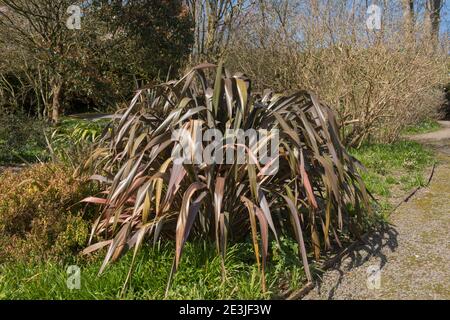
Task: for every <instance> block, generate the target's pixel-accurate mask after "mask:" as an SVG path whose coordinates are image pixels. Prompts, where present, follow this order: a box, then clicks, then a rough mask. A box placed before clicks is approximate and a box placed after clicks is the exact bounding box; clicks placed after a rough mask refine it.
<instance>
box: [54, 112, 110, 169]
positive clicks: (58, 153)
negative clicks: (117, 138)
mask: <svg viewBox="0 0 450 320" xmlns="http://www.w3.org/2000/svg"><path fill="white" fill-rule="evenodd" d="M107 125H108V122H107V121H105V120H97V121H88V120H84V119H78V118H63V120H62V121H61V123H60V124H59V125H58V126H57V127H55V128H49V129H48V130H47V132H48V136H49V137H48V144H49V146H48V147H49V149H50V154H51V155H52V157H53V160H59V161H63V162H66V163H71V164H73V167H78V165H79V162H80V161H84V159H85V158H86V154H89V153H90V152H91V150H92V146H93V144H94V143H95V142H96V141H97V140H98V139H99V137H100V135H101V134H102V132H103V130H105V128H106V126H107Z"/></svg>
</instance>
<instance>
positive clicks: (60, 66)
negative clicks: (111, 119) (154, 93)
mask: <svg viewBox="0 0 450 320" xmlns="http://www.w3.org/2000/svg"><path fill="white" fill-rule="evenodd" d="M71 5H79V6H80V7H81V8H82V11H83V15H82V17H81V29H76V30H70V29H68V28H67V27H66V21H67V18H68V17H69V15H68V14H67V9H68V8H69V6H71ZM0 6H2V8H3V9H4V10H3V11H2V12H1V13H0V30H1V33H0V43H1V45H2V48H5V49H4V50H2V52H1V53H0V61H1V60H3V61H7V63H0V100H4V103H5V102H6V103H8V104H10V105H12V106H14V107H17V106H16V105H15V104H16V100H18V99H21V100H22V101H24V102H25V104H26V106H25V108H26V109H27V111H28V112H29V113H31V114H34V115H37V116H40V117H43V118H48V119H51V120H53V121H54V122H58V121H59V114H60V113H63V111H64V110H63V109H66V110H69V111H70V112H75V113H76V112H80V111H81V112H86V111H92V110H93V109H103V110H105V109H107V108H115V107H116V104H120V103H123V102H124V101H126V100H128V98H129V96H130V95H131V93H132V91H133V90H134V89H135V88H136V86H137V85H139V83H140V82H141V81H146V82H147V81H150V80H153V79H155V78H158V77H159V76H161V77H165V76H166V75H167V74H169V73H172V74H173V73H174V72H176V71H177V70H178V68H179V67H180V66H181V65H183V62H184V59H185V58H186V56H187V55H188V53H189V49H190V44H191V43H192V41H193V39H192V38H193V36H192V35H191V21H190V18H189V16H188V15H187V13H186V12H185V10H184V6H183V4H182V1H179V0H171V1H158V0H152V1H125V2H124V1H107V2H106V1H102V0H97V1H88V2H87V1H69V0H28V1H21V0H1V1H0ZM48 30H52V32H49V31H48ZM2 79H6V80H8V81H6V82H5V81H1V80H2ZM2 98H3V99H2ZM20 107H21V108H23V106H20ZM80 107H82V108H83V110H79V108H80Z"/></svg>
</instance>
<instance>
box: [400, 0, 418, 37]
mask: <svg viewBox="0 0 450 320" xmlns="http://www.w3.org/2000/svg"><path fill="white" fill-rule="evenodd" d="M402 8H403V28H404V31H405V34H406V37H407V39H408V40H414V26H415V14H414V0H402Z"/></svg>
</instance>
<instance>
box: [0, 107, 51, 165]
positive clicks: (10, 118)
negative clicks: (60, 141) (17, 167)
mask: <svg viewBox="0 0 450 320" xmlns="http://www.w3.org/2000/svg"><path fill="white" fill-rule="evenodd" d="M44 130H45V124H44V123H43V122H41V121H39V120H36V119H33V118H30V117H27V116H23V115H20V114H11V113H1V111H0V164H1V163H4V164H13V163H23V162H24V161H27V162H36V161H38V160H42V161H43V160H46V159H47V157H48V154H47V153H46V143H45V137H44Z"/></svg>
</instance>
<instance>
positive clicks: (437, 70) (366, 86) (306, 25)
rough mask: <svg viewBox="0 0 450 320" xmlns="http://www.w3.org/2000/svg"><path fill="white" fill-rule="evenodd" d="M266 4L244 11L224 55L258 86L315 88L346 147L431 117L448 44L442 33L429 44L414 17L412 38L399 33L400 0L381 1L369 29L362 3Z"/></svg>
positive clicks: (384, 138)
mask: <svg viewBox="0 0 450 320" xmlns="http://www.w3.org/2000/svg"><path fill="white" fill-rule="evenodd" d="M268 3H271V4H269V5H267V7H264V8H263V9H261V10H262V12H261V13H257V14H261V15H262V17H263V19H260V18H259V16H258V15H257V14H254V15H251V14H249V15H248V18H247V19H249V22H248V23H247V24H244V25H246V29H244V30H241V29H240V30H239V33H236V35H235V40H234V42H233V44H232V45H230V56H229V58H228V62H229V63H230V64H231V67H233V68H236V69H238V70H242V71H243V72H245V73H246V74H248V75H249V77H251V78H252V79H255V83H254V85H255V87H256V88H257V89H258V90H262V89H264V88H266V87H270V88H274V89H275V90H298V89H299V88H306V89H308V90H311V91H313V92H315V93H316V94H317V95H319V96H320V97H321V99H322V100H323V101H324V102H326V103H327V104H329V105H330V106H332V107H333V108H334V110H335V111H336V112H337V114H338V122H339V124H340V125H341V126H340V127H341V136H342V137H343V142H344V143H345V145H347V146H352V147H355V146H360V145H361V144H362V143H363V142H367V141H368V140H371V141H372V142H375V141H377V142H392V141H394V140H396V139H397V138H398V137H399V134H400V133H401V130H402V129H403V128H404V127H405V126H408V125H411V124H416V123H418V122H420V121H422V120H424V119H426V118H434V117H436V115H437V112H438V109H439V107H440V105H441V104H442V99H443V92H442V87H443V85H444V84H445V81H446V79H448V61H449V60H448V55H447V52H448V44H449V42H448V41H447V40H445V37H442V48H443V50H433V49H430V47H429V46H428V44H427V42H426V41H424V39H421V37H423V36H424V35H423V30H424V29H421V26H420V21H419V20H418V21H417V30H414V34H415V35H416V36H417V39H415V40H414V41H412V40H411V39H409V37H408V36H405V32H404V31H403V26H402V19H398V17H399V14H400V15H401V14H402V11H401V6H400V1H388V2H385V5H384V6H383V28H382V30H380V31H377V32H370V31H367V30H366V29H365V27H366V19H367V14H366V11H367V6H366V5H364V4H363V3H362V2H360V3H359V4H356V3H353V4H352V5H350V4H349V3H347V2H345V1H327V2H320V1H314V3H315V6H314V7H312V5H311V4H312V3H313V1H311V2H310V4H308V1H306V2H305V3H303V2H301V3H300V1H293V2H290V3H286V4H283V6H281V5H280V4H279V3H278V2H277V1H273V2H272V1H269V2H268ZM350 8H352V9H350ZM284 10H285V11H284ZM280 12H282V13H280ZM255 15H256V16H255ZM366 31H367V32H366Z"/></svg>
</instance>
